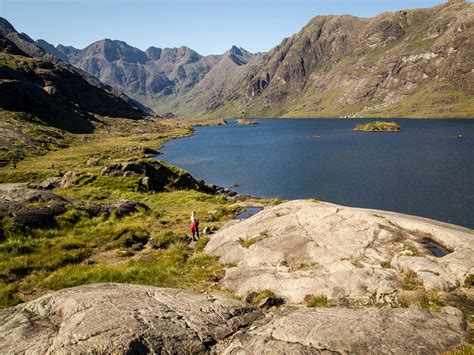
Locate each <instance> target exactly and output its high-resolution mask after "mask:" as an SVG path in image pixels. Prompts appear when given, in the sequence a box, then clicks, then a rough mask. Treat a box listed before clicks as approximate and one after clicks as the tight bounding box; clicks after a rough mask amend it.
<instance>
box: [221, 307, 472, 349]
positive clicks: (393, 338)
mask: <svg viewBox="0 0 474 355" xmlns="http://www.w3.org/2000/svg"><path fill="white" fill-rule="evenodd" d="M460 319H462V317H460V316H459V315H447V314H432V313H429V312H426V311H423V310H420V309H402V308H398V309H377V308H368V309H341V308H333V309H295V310H287V311H285V312H282V313H279V314H276V315H274V316H272V317H271V319H270V320H264V321H261V322H256V323H255V324H254V325H253V326H252V327H251V328H250V329H249V330H247V331H245V332H242V333H240V334H237V335H236V336H234V337H233V338H232V341H230V342H227V343H224V344H218V345H217V352H218V353H221V354H435V353H438V352H441V351H443V350H446V349H448V348H450V347H452V346H457V345H459V344H460V343H461V341H462V339H463V337H464V336H465V334H466V333H465V331H464V329H463V327H462V326H461V325H460Z"/></svg>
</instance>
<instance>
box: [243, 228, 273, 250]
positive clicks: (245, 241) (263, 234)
mask: <svg viewBox="0 0 474 355" xmlns="http://www.w3.org/2000/svg"><path fill="white" fill-rule="evenodd" d="M268 237H269V234H268V231H267V230H264V231H262V232H260V233H259V234H258V235H257V236H255V237H252V238H247V239H242V238H240V239H239V244H240V245H241V246H242V247H244V248H247V249H248V248H250V247H251V246H252V245H254V244H255V243H257V242H259V241H261V240H264V239H267V238H268Z"/></svg>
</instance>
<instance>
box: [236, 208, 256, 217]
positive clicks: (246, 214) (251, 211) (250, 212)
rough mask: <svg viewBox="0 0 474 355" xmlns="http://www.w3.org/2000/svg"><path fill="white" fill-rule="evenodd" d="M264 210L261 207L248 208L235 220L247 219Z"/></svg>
mask: <svg viewBox="0 0 474 355" xmlns="http://www.w3.org/2000/svg"><path fill="white" fill-rule="evenodd" d="M261 210H263V208H261V207H248V208H245V209H244V210H243V211H242V212H240V213H239V214H238V215H236V216H235V217H234V219H247V218H249V217H252V216H253V215H254V214H257V213H258V212H260V211H261Z"/></svg>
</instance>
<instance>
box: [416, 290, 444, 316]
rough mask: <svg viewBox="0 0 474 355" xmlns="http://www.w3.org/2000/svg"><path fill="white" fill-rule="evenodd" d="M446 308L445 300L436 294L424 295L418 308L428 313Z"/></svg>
mask: <svg viewBox="0 0 474 355" xmlns="http://www.w3.org/2000/svg"><path fill="white" fill-rule="evenodd" d="M444 306H446V300H445V299H444V298H442V297H441V296H440V295H439V294H438V293H436V292H430V293H425V294H423V296H422V299H421V301H420V307H421V308H423V309H426V310H427V311H430V312H439V311H440V310H441V308H442V307H444Z"/></svg>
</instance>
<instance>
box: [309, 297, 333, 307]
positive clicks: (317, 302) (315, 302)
mask: <svg viewBox="0 0 474 355" xmlns="http://www.w3.org/2000/svg"><path fill="white" fill-rule="evenodd" d="M304 303H305V304H306V307H310V308H313V307H328V298H327V297H326V296H324V295H306V296H305V298H304Z"/></svg>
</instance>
